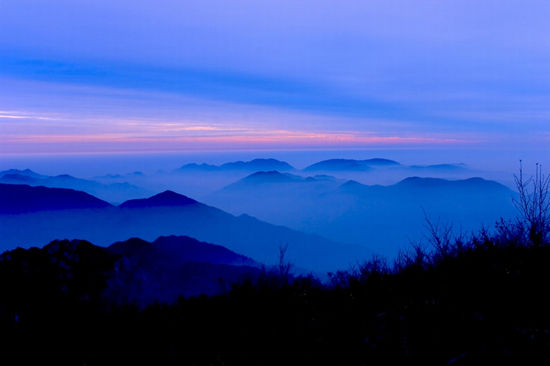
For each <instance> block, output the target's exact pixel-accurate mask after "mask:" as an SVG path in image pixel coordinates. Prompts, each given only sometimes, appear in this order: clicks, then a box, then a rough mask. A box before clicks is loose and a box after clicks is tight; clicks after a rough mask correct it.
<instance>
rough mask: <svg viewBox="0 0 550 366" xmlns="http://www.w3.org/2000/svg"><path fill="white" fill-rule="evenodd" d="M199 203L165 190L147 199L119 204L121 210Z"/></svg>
mask: <svg viewBox="0 0 550 366" xmlns="http://www.w3.org/2000/svg"><path fill="white" fill-rule="evenodd" d="M198 204H199V202H197V201H195V200H194V199H192V198H189V197H187V196H184V195H182V194H179V193H176V192H173V191H170V190H166V191H164V192H162V193H159V194H156V195H154V196H152V197H149V198H141V199H134V200H128V201H126V202H123V203H122V204H120V206H119V207H121V208H149V207H175V206H188V205H198Z"/></svg>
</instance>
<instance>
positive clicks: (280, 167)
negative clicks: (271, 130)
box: [179, 158, 294, 171]
mask: <svg viewBox="0 0 550 366" xmlns="http://www.w3.org/2000/svg"><path fill="white" fill-rule="evenodd" d="M293 169H294V167H293V166H292V165H290V164H289V163H287V162H285V161H281V160H277V159H272V158H268V159H252V160H250V161H233V162H229V163H224V164H222V165H211V164H206V163H202V164H197V163H191V164H186V165H184V166H182V167H181V168H180V169H179V170H180V171H182V170H184V171H185V170H190V171H223V170H247V171H270V170H277V171H287V170H293Z"/></svg>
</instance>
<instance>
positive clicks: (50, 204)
mask: <svg viewBox="0 0 550 366" xmlns="http://www.w3.org/2000/svg"><path fill="white" fill-rule="evenodd" d="M106 207H111V205H110V204H109V203H108V202H105V201H102V200H100V199H99V198H96V197H94V196H92V195H90V194H88V193H85V192H80V191H75V190H72V189H64V188H47V187H31V186H29V185H21V184H2V183H0V214H22V213H29V212H35V211H55V210H71V209H98V208H106ZM22 225H23V227H24V226H25V224H24V223H22Z"/></svg>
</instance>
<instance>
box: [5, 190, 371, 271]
mask: <svg viewBox="0 0 550 366" xmlns="http://www.w3.org/2000/svg"><path fill="white" fill-rule="evenodd" d="M28 188H30V187H28ZM83 194H84V193H83ZM7 202H8V203H5V204H4V205H5V206H7V207H11V206H13V202H12V201H7ZM100 202H102V201H100ZM104 205H106V206H104V207H105V208H104V209H99V210H98V209H94V210H89V209H87V210H86V209H83V210H70V211H56V212H48V213H40V212H37V213H29V214H26V215H17V216H9V215H3V216H1V217H0V220H1V221H2V225H0V247H1V248H13V247H15V246H30V245H36V244H39V243H43V242H48V241H51V240H54V239H57V238H83V239H86V240H89V241H91V242H94V243H97V244H101V245H109V244H110V243H112V242H113V241H117V240H125V239H126V238H128V237H140V238H143V239H145V240H154V239H155V238H157V237H159V236H162V235H187V236H190V237H193V238H197V239H198V240H202V241H206V242H212V243H218V244H221V245H223V246H224V247H227V248H228V249H230V250H233V251H235V252H237V253H241V254H243V255H246V256H248V257H250V258H253V259H254V260H257V261H259V262H262V263H265V264H268V265H270V264H275V263H277V261H278V254H279V247H280V246H281V245H285V244H288V253H287V255H288V259H289V260H290V261H292V262H293V263H294V264H295V265H296V267H297V268H298V269H308V270H313V271H321V272H322V271H325V270H327V271H328V270H334V269H336V268H345V267H347V266H348V265H350V264H353V263H356V261H357V260H358V259H360V258H365V257H366V256H368V255H370V251H369V250H368V249H365V248H359V247H355V246H349V245H343V244H338V243H337V242H335V241H330V240H327V239H324V238H322V237H319V236H316V235H309V234H304V233H301V232H299V231H296V230H292V229H288V228H286V227H283V226H276V225H271V224H268V223H267V222H263V221H260V220H257V219H255V218H253V217H250V216H248V215H240V216H238V217H236V216H233V215H231V214H229V213H226V212H224V211H222V210H219V209H217V208H214V207H210V206H207V205H204V204H201V203H199V202H196V201H194V200H192V199H190V198H188V197H186V196H183V195H178V194H176V193H174V192H164V193H161V194H159V195H156V196H153V197H151V198H149V199H144V200H132V201H128V202H126V203H123V204H122V205H121V207H109V205H108V204H107V203H104ZM21 228H25V229H24V230H22V229H21Z"/></svg>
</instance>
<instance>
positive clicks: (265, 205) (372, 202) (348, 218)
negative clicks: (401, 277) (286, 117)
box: [206, 173, 515, 255]
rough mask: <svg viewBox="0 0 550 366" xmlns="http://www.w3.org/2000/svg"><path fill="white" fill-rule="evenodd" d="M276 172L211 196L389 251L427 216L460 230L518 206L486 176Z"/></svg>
mask: <svg viewBox="0 0 550 366" xmlns="http://www.w3.org/2000/svg"><path fill="white" fill-rule="evenodd" d="M279 174H281V173H279ZM276 176H277V175H276V174H275V173H270V174H258V175H252V176H249V177H247V178H244V179H242V180H240V181H238V182H235V183H233V184H231V185H228V186H227V187H225V188H224V189H222V190H220V191H218V192H216V193H215V194H212V195H210V196H209V197H208V198H207V200H206V201H207V202H208V203H210V204H213V205H216V206H217V207H221V208H223V209H226V210H228V211H229V212H231V213H233V214H240V213H243V212H247V213H250V214H251V215H254V216H256V217H258V218H260V219H262V220H266V221H268V222H272V223H275V224H279V225H285V226H288V227H291V228H294V229H296V230H300V231H305V232H311V233H316V234H319V235H321V236H324V237H327V238H330V239H332V240H335V241H339V242H347V243H355V244H360V245H366V246H368V247H369V248H376V250H377V251H379V252H382V253H384V254H387V255H394V254H395V253H396V252H397V250H398V249H399V247H400V246H402V243H404V242H408V241H409V240H420V239H421V238H422V236H423V235H424V233H425V232H424V231H423V228H424V225H425V222H424V220H425V215H427V216H428V217H429V218H431V219H432V220H436V221H437V220H441V221H442V222H453V223H455V225H456V229H457V230H464V231H466V232H469V231H471V230H476V229H478V228H479V225H481V224H482V223H483V224H486V225H493V223H494V222H495V221H496V220H498V219H499V217H501V216H504V217H510V216H512V215H513V214H514V213H515V208H514V206H513V203H512V197H513V195H514V193H513V192H512V191H511V190H510V189H508V188H507V187H505V186H503V185H501V184H499V183H497V182H493V181H487V180H484V179H481V178H471V179H465V180H445V179H437V178H418V177H413V178H407V179H404V180H403V181H400V182H398V183H397V184H393V185H388V186H381V185H364V184H361V183H359V182H356V181H347V182H345V183H343V182H342V181H341V180H338V179H326V180H323V179H316V178H314V177H312V178H311V179H310V178H303V179H298V178H292V179H288V177H286V176H284V175H281V176H279V177H278V178H277V179H274V177H276ZM259 178H266V179H259ZM267 178H269V179H267ZM258 202H261V204H259V203H258Z"/></svg>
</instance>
